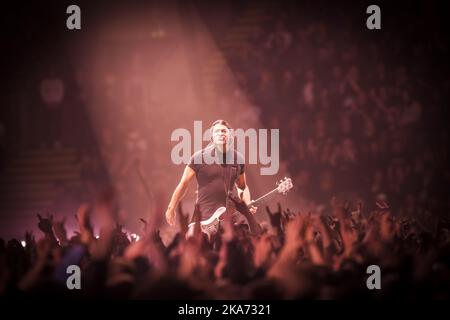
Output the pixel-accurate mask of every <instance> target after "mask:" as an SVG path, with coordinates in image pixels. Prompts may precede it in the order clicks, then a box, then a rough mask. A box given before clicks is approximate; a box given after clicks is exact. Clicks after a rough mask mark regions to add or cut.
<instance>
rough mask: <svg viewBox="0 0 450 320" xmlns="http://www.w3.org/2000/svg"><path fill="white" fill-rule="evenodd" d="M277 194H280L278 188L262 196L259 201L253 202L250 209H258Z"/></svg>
mask: <svg viewBox="0 0 450 320" xmlns="http://www.w3.org/2000/svg"><path fill="white" fill-rule="evenodd" d="M277 194H278V188H275V189H273V190H272V191H269V192H267V193H266V194H264V195H262V196H261V197H259V198H258V199H256V200H253V202H252V203H251V204H250V205H249V206H248V207H250V206H255V207H257V206H258V205H261V204H263V203H264V202H265V201H267V200H269V199H271V198H272V197H273V196H275V195H277Z"/></svg>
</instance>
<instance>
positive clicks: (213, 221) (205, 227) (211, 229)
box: [186, 207, 226, 237]
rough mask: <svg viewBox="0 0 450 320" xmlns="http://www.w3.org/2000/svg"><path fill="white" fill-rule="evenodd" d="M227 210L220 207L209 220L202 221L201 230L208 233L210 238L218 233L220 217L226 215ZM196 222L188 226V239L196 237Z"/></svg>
mask: <svg viewBox="0 0 450 320" xmlns="http://www.w3.org/2000/svg"><path fill="white" fill-rule="evenodd" d="M225 211H226V208H225V207H220V208H218V209H217V210H216V211H214V213H213V215H212V216H211V217H209V219H206V220H203V221H200V229H201V230H202V232H203V233H206V234H207V235H208V237H210V236H211V235H212V234H214V233H216V232H217V230H218V227H219V222H220V217H221V216H222V215H223V214H224V213H225ZM194 228H195V222H192V223H190V224H189V225H188V231H187V233H186V237H192V236H193V235H194Z"/></svg>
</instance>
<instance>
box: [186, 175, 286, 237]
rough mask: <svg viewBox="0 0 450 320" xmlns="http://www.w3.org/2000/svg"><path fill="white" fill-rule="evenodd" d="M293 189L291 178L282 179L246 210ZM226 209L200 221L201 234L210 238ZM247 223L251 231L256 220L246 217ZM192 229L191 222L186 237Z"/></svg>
mask: <svg viewBox="0 0 450 320" xmlns="http://www.w3.org/2000/svg"><path fill="white" fill-rule="evenodd" d="M292 187H293V185H292V180H291V178H284V179H283V180H280V182H277V187H276V188H275V189H273V190H271V191H269V192H267V193H266V194H265V195H263V196H261V197H259V198H258V199H256V200H253V201H252V202H251V203H250V204H249V205H248V206H247V208H249V209H250V208H251V207H252V206H255V207H258V206H259V205H261V204H262V203H263V202H265V201H267V200H268V199H270V198H272V197H273V196H274V195H277V194H280V193H281V194H283V195H285V194H286V193H287V192H288V191H289V190H291V189H292ZM225 211H226V208H225V207H220V208H218V209H217V210H216V211H215V212H214V213H213V215H212V216H211V217H209V218H208V219H206V220H203V221H200V229H201V231H202V232H204V233H206V234H207V235H208V237H210V236H211V235H212V234H214V233H216V232H217V231H218V228H219V223H220V221H221V219H220V217H221V216H222V215H223V214H224V213H225ZM238 214H240V212H234V213H233V215H238ZM246 218H247V221H248V223H249V225H250V229H252V225H255V224H257V223H256V220H254V217H253V216H251V217H246ZM194 228H195V222H192V223H190V224H189V225H188V231H187V233H186V237H191V236H193V235H194Z"/></svg>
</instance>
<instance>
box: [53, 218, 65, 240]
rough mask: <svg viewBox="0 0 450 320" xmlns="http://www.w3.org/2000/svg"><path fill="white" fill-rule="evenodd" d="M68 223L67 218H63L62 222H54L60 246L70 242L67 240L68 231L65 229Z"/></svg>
mask: <svg viewBox="0 0 450 320" xmlns="http://www.w3.org/2000/svg"><path fill="white" fill-rule="evenodd" d="M65 223H66V218H65V217H64V218H62V219H61V220H55V221H54V222H53V230H55V235H56V237H57V238H58V240H59V242H60V244H62V245H63V244H66V243H67V242H68V240H67V231H66V228H65V227H64V225H65Z"/></svg>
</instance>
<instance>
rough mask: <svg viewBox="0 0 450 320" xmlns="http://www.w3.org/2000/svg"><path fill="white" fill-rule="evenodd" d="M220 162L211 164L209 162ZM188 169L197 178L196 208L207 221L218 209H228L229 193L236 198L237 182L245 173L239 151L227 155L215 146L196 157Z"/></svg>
mask: <svg viewBox="0 0 450 320" xmlns="http://www.w3.org/2000/svg"><path fill="white" fill-rule="evenodd" d="M212 159H217V161H214V163H212V164H208V163H211V162H212V161H209V162H206V161H208V160H212ZM188 166H189V167H190V168H191V169H192V170H194V171H195V176H196V178H197V204H198V205H199V209H200V212H201V217H202V220H204V219H208V218H209V217H210V216H211V215H212V214H213V213H214V211H216V209H218V208H220V207H225V206H226V205H227V201H226V199H227V191H232V192H233V194H235V195H237V189H236V186H235V182H236V179H237V178H238V177H239V175H241V174H242V173H244V161H243V157H242V155H241V154H240V153H239V152H237V151H236V150H228V151H227V153H226V154H224V153H222V152H220V151H219V150H217V149H216V148H214V146H208V147H206V148H204V149H202V150H200V151H198V152H196V153H194V154H193V155H192V157H191V159H190V160H189V164H188Z"/></svg>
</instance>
